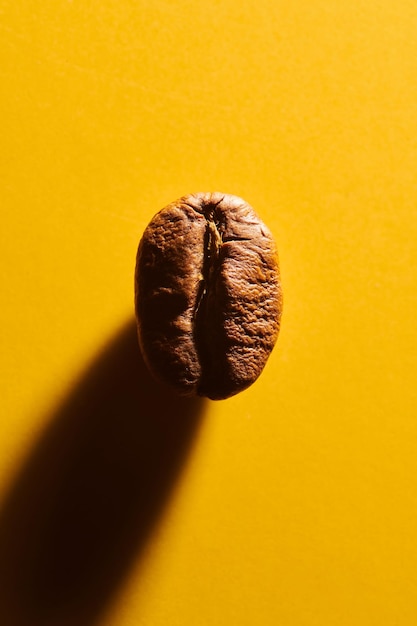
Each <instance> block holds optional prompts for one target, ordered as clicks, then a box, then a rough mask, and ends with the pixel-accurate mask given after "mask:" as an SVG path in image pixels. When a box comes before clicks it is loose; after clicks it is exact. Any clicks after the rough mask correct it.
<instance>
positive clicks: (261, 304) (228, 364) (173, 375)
mask: <svg viewBox="0 0 417 626" xmlns="http://www.w3.org/2000/svg"><path fill="white" fill-rule="evenodd" d="M135 304H136V318H137V325H138V337H139V343H140V346H141V349H142V353H143V356H144V359H145V361H146V363H147V364H148V367H149V369H150V370H151V371H152V372H153V373H154V375H155V376H156V377H157V378H159V379H161V380H163V381H165V382H167V383H169V384H170V385H173V386H174V387H175V388H176V389H177V390H178V392H179V393H180V394H184V395H195V394H198V395H201V396H207V397H209V398H212V399H222V398H227V397H229V396H232V395H234V394H236V393H238V392H239V391H242V390H243V389H245V388H246V387H248V386H249V385H251V384H252V383H253V382H254V381H255V380H256V379H257V378H258V376H259V374H260V373H261V371H262V369H263V368H264V365H265V363H266V361H267V359H268V356H269V354H270V352H271V350H272V348H273V347H274V344H275V341H276V339H277V336H278V331H279V325H280V318H281V310H282V292H281V283H280V275H279V268H278V260H277V253H276V248H275V243H274V240H273V238H272V235H271V233H270V232H269V230H268V229H267V227H266V226H265V225H264V224H263V223H262V222H261V220H260V219H259V218H258V217H257V215H256V214H255V212H254V210H253V209H252V207H251V206H249V204H247V203H246V202H244V200H242V199H241V198H238V197H236V196H231V195H226V194H221V193H197V194H192V195H189V196H184V197H183V198H180V199H179V200H177V201H176V202H173V203H172V204H169V205H168V206H167V207H166V208H164V209H162V211H160V212H159V213H157V215H155V217H154V218H153V219H152V221H151V222H150V224H149V225H148V227H147V228H146V230H145V232H144V235H143V237H142V240H141V242H140V244H139V249H138V255H137V261H136V274H135Z"/></svg>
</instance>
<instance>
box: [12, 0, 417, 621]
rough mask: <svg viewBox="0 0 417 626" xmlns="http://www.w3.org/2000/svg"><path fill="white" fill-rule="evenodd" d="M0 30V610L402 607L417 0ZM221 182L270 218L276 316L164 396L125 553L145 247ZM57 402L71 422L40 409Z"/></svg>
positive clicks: (35, 613) (411, 354) (311, 614)
mask: <svg viewBox="0 0 417 626" xmlns="http://www.w3.org/2000/svg"><path fill="white" fill-rule="evenodd" d="M0 38H1V62H0V77H1V85H2V90H1V104H0V120H1V122H0V123H1V157H0V158H1V166H0V178H1V226H0V238H1V270H0V280H1V285H0V286H1V290H0V293H1V311H0V316H1V317H0V319H1V350H0V374H1V381H2V398H1V399H2V403H1V404H2V417H1V440H0V445H1V448H0V452H1V454H0V479H1V481H0V486H1V491H2V494H3V503H4V504H3V509H2V513H1V514H0V556H1V555H2V554H3V556H4V559H5V560H4V562H5V563H6V565H5V566H4V567H3V569H4V570H5V571H3V578H4V579H8V577H9V574H10V572H12V574H11V585H12V586H13V585H15V588H14V590H13V592H11V591H10V593H3V594H0V596H2V600H1V602H0V608H1V611H2V615H3V617H2V620H1V623H2V624H4V626H34V625H35V626H38V625H41V626H45V625H46V626H52V625H53V626H92V625H100V626H142V625H143V626H162V625H163V626H166V625H168V624H169V625H170V626H185V625H187V626H188V625H189V626H191V625H192V626H195V625H198V626H229V625H235V624H236V625H239V626H255V625H258V624H259V625H262V626H276V625H279V626H353V625H355V626H362V625H363V626H394V625H395V626H412V625H413V624H415V623H416V621H417V574H416V571H417V538H416V531H417V504H416V497H417V494H416V487H417V420H416V406H417V397H416V396H417V394H416V388H417V385H416V381H415V377H416V371H417V368H416V366H417V360H416V359H417V341H416V337H417V333H416V323H415V316H416V307H417V289H416V263H417V251H416V237H417V219H416V212H417V208H416V207H417V175H416V170H417V5H416V4H415V2H412V1H411V0H399V1H395V2H394V0H379V1H378V2H369V0H357V1H355V2H341V1H340V0H313V1H310V0H298V1H297V2H287V1H283V0H256V1H255V0H244V1H243V2H237V1H235V0H224V1H223V2H220V1H218V0H216V1H213V0H212V1H211V2H208V1H206V0H202V1H198V0H197V1H196V0H193V1H191V0H182V1H180V2H168V0H160V1H158V2H156V1H153V2H152V1H151V2H145V1H144V0H139V1H133V0H89V1H87V0H72V1H71V0H66V1H64V0H43V1H42V2H33V1H27V2H22V1H19V0H13V1H12V0H9V1H7V0H3V1H2V2H0ZM210 190H219V191H222V192H226V193H232V194H235V195H240V196H242V197H243V198H244V199H245V200H247V201H248V202H250V203H251V204H252V205H253V206H254V208H255V210H256V211H257V212H258V213H259V215H260V216H261V217H262V219H263V220H264V221H265V222H266V223H267V224H268V226H269V227H270V229H271V230H272V231H273V233H274V235H275V237H276V240H277V243H278V248H279V252H280V260H281V268H282V279H283V287H284V315H283V320H282V330H281V335H280V338H279V341H278V344H277V347H276V349H275V350H274V352H273V354H272V356H271V358H270V360H269V362H268V364H267V367H266V369H265V371H264V373H263V374H262V376H261V378H260V379H259V380H258V381H257V382H256V384H255V385H253V387H252V388H250V389H249V390H247V391H245V392H243V393H241V394H240V395H238V396H237V397H234V398H232V399H230V400H227V401H223V402H217V403H216V402H206V403H204V404H203V405H202V406H197V407H195V406H194V405H193V406H192V409H191V414H192V415H191V417H190V415H188V417H187V418H186V419H187V420H188V422H187V424H188V426H187V427H186V428H184V424H182V423H181V420H182V415H181V411H182V408H181V407H183V405H177V404H176V401H175V400H171V399H170V401H169V402H165V404H164V402H163V401H162V400H161V398H157V399H155V403H156V404H155V406H156V407H158V411H159V409H161V410H163V411H165V412H167V411H168V412H169V411H170V404H171V402H172V407H173V409H172V419H173V420H174V422H173V424H172V421H171V424H170V425H169V426H168V431H167V432H168V434H169V435H170V437H171V439H170V441H172V445H173V446H179V449H181V452H179V453H178V455H179V456H178V458H179V459H180V460H178V462H177V463H176V464H174V465H175V467H174V465H172V466H170V465H169V463H168V464H164V462H162V463H161V471H162V472H166V473H168V474H170V475H171V474H172V476H173V478H169V480H168V478H167V477H166V476H165V478H164V480H166V481H168V482H169V481H170V482H169V485H168V487H166V488H165V491H163V490H162V491H163V493H162V492H161V493H162V495H161V502H160V503H159V506H158V510H157V513H155V515H154V516H153V517H152V520H151V522H150V527H149V529H148V531H147V532H146V533H142V534H141V538H136V543H135V539H134V534H135V530H134V529H133V530H132V529H130V531H129V532H131V534H132V537H133V539H132V541H131V542H130V543H129V545H128V551H129V558H126V559H125V560H124V561H123V559H122V560H120V562H119V561H118V558H119V557H118V554H117V551H118V546H119V543H118V542H120V541H121V539H120V537H121V536H122V535H123V532H124V530H123V528H124V526H123V524H129V519H130V510H129V506H127V504H128V503H130V505H132V502H134V501H135V498H136V494H135V492H134V482H135V481H131V483H129V485H128V487H127V488H126V486H125V487H124V486H123V480H124V479H123V476H125V475H128V474H129V471H128V469H126V468H125V469H124V470H123V471H124V472H125V473H123V472H120V471H119V470H118V468H117V467H116V463H114V459H116V460H117V462H120V463H122V464H123V463H124V460H123V459H124V456H123V449H124V447H125V446H126V449H128V450H129V454H130V455H131V457H132V459H133V461H132V463H133V465H134V463H135V461H134V457H135V453H134V446H133V447H132V446H130V447H129V437H126V436H125V435H120V434H117V433H118V432H119V431H118V428H117V420H118V419H120V421H121V424H122V425H123V426H124V427H126V428H127V426H126V424H127V421H129V420H127V421H126V419H125V417H126V416H128V417H129V419H130V418H133V417H134V414H136V413H137V415H138V421H140V420H142V421H143V420H146V419H147V418H149V416H151V417H152V416H153V417H155V416H156V411H155V406H154V407H153V408H152V394H151V392H149V394H150V395H149V394H148V396H147V397H146V398H145V395H146V393H147V392H145V391H144V386H147V387H148V386H149V385H151V383H150V382H149V381H147V379H146V377H145V375H144V374H143V376H142V375H141V376H139V375H138V376H137V380H136V379H135V377H134V376H133V377H132V371H133V370H134V371H135V372H136V369H135V368H136V367H137V366H136V365H135V363H136V360H135V359H136V356H137V355H136V352H135V346H134V332H133V327H132V323H131V319H132V315H133V270H134V262H135V253H136V247H137V244H138V241H139V238H140V236H141V233H142V231H143V229H144V227H145V226H146V224H147V223H148V222H149V220H150V219H151V217H152V216H153V215H154V213H156V212H157V211H158V210H159V209H160V208H162V207H163V206H165V205H166V204H167V203H168V202H170V201H172V200H175V199H176V198H178V197H179V196H181V195H183V194H185V193H190V192H193V191H210ZM129 320H130V321H129ZM126 324H128V329H127V330H126V329H125V326H126ZM103 350H104V352H103ZM103 368H104V370H105V372H104V373H103V372H102V371H101V370H102V369H103ZM132 368H133V369H132ZM92 370H94V371H95V373H94V375H93V374H92V373H91V372H92ZM97 372H98V373H97ZM92 376H93V377H94V376H95V377H96V378H94V380H96V383H97V384H96V383H94V384H92V383H91V380H90V379H91V377H92ZM114 378H115V379H117V384H115V386H114V388H113V387H112V381H113V379H114ZM125 380H126V381H127V382H126V383H125V382H124V381H125ZM97 381H98V382H97ZM90 383H91V384H90ZM125 384H126V386H127V388H128V391H126V389H125V387H124V386H123V385H125ZM86 385H87V388H88V389H87V391H85V386H86ZM136 385H137V388H136ZM91 386H92V388H90V387H91ZM152 393H154V394H156V396H158V395H161V394H163V392H162V391H161V390H160V389H159V388H158V389H154V390H152ZM135 394H136V395H135ZM144 394H145V395H144ZM156 396H155V397H156ZM101 398H104V400H103V399H101ZM126 398H127V400H126ZM129 398H133V400H132V401H130V400H129ZM132 402H133V404H134V410H132ZM135 402H136V404H135ZM77 403H78V404H77ZM78 405H79V406H78ZM105 405H106V406H107V405H108V406H111V407H113V409H114V410H113V413H111V412H110V410H107V409H106V407H105ZM86 406H87V408H86ZM187 406H188V405H187ZM143 407H145V408H146V410H145V409H144V408H143ZM188 409H189V407H188V408H187V407H186V408H185V410H188ZM100 411H104V415H105V418H106V420H107V422H108V419H109V416H112V417H114V420H115V423H116V425H115V424H113V423H112V424H111V425H109V424H110V423H107V422H106V429H107V430H106V432H107V433H109V432H111V436H107V435H106V436H103V437H102V436H101V432H100V431H101V428H100V415H99V414H98V413H100ZM110 413H111V415H110ZM80 415H82V418H83V420H82V422H83V425H80V423H78V426H77V428H78V429H79V430H77V428H75V430H74V431H71V428H72V426H68V424H70V423H71V421H72V422H73V423H76V421H77V419H78V418H79V416H80ZM166 417H167V418H168V421H169V416H166ZM184 419H185V418H184ZM90 420H91V423H92V424H93V426H92V427H91V428H92V430H91V432H90V431H88V426H87V425H86V424H88V423H89V421H90ZM190 420H191V421H190ZM193 420H195V424H194V423H191V422H193ZM65 421H66V423H67V426H68V428H69V431H71V432H75V435H74V437H73V438H72V439H71V441H70V442H68V441H67V436H66V432H67V431H66V430H65V428H67V426H65V428H63V435H62V437H61V439H60V438H59V437H55V436H54V435H50V434H49V435H48V433H51V432H54V429H58V430H59V428H60V426H59V422H62V423H64V422H65ZM176 423H178V429H179V434H178V436H177V435H176V434H175V433H176ZM190 424H191V426H190ZM129 428H133V430H134V427H133V426H131V425H130V426H129ZM183 428H184V430H185V431H187V432H185V434H184V433H182V432H181V431H182V429H183ZM51 429H52V430H51ZM69 431H68V432H69ZM86 432H88V433H89V435H88V437H87V436H86V434H85V433H86ZM45 433H46V434H45ZM78 435H79V436H78ZM183 435H184V436H183ZM158 436H160V433H159V435H158ZM48 437H49V438H48ZM123 437H124V438H123ZM187 438H188V439H187ZM113 440H114V441H115V443H114V446H116V445H120V447H121V450H119V451H118V452H117V453H116V452H115V451H114V450H112V445H113ZM184 440H187V442H188V443H185V444H184ZM86 441H87V443H86ZM183 444H184V445H183ZM158 445H159V444H158ZM164 445H165V448H163V451H164V452H167V451H169V443H168V445H166V444H164ZM181 446H182V447H181ZM80 447H81V448H82V451H80V449H79V448H80ZM159 450H160V448H159ZM151 451H154V448H151ZM140 454H144V452H143V450H142V451H141V452H138V455H140ZM54 455H55V456H54ZM106 455H108V458H109V463H108V465H107V466H106V464H105V463H104V461H103V459H105V458H107V456H106ZM79 458H82V462H81V464H80V463H79ZM129 458H130V457H129ZM45 459H46V460H45ZM54 459H55V460H54ZM158 462H159V461H158ZM42 463H44V465H45V467H44V466H43V465H42ZM147 463H149V464H148V465H146V463H145V465H144V466H142V465H141V466H140V468H141V469H143V468H145V470H146V468H151V467H152V460H151V459H148V461H147ZM112 464H113V465H112ZM133 465H132V467H133ZM76 467H80V468H81V471H80V472H79V474H80V475H77V476H76V474H75V473H74V472H75V470H74V468H76ZM104 467H105V468H106V469H105V470H104V469H103V468H104ZM129 467H130V466H129ZM135 467H136V466H135ZM42 468H43V469H42ZM57 468H58V469H57ZM65 468H66V469H65ZM68 468H70V469H68ZM94 468H96V470H97V473H98V475H97V476H96V475H95V474H94V471H96V470H94V471H93V469H94ZM97 468H98V469H97ZM173 468H174V469H173ZM154 469H155V468H154ZM125 470H126V471H125ZM174 470H175V471H174ZM102 471H103V481H102V482H104V484H101V483H100V476H101V475H102ZM132 471H133V470H132ZM134 471H136V469H135V470H134ZM151 473H152V472H151ZM84 474H85V481H84ZM133 475H135V474H134V473H133ZM74 476H76V479H75V478H74ZM112 476H114V481H112V479H111V478H112ZM149 480H150V484H151V485H153V484H154V483H153V482H152V481H153V478H152V476H150V478H149ZM54 481H55V482H54ZM89 481H90V482H91V498H92V500H91V502H93V504H94V502H96V500H95V498H97V497H98V496H97V494H96V493H95V492H96V491H97V490H100V489H101V492H100V493H101V496H100V497H99V499H98V500H97V502H99V504H100V506H98V507H97V508H95V506H91V504H89V502H90V500H89V493H90V492H89V489H90V482H89ZM113 483H114V484H113ZM167 484H168V483H167ZM124 489H125V491H124ZM80 490H81V491H82V501H81V500H80V498H79V492H80ZM118 494H122V495H121V496H120V498H118ZM141 497H142V496H141V495H140V494H139V495H137V502H138V507H139V508H138V509H137V510H136V513H135V515H137V516H138V517H137V519H138V526H140V524H141V522H140V506H141ZM104 503H107V504H106V505H105V504H104ZM106 506H107V507H108V508H106ZM132 506H133V505H132ZM83 511H85V516H84V514H83ZM138 511H139V512H138ZM117 515H118V516H119V517H117V520H119V521H118V522H117V523H116V522H114V519H116V517H115V516H117ZM107 516H110V518H109V519H113V521H112V522H111V523H109V521H108V520H107ZM112 516H113V517H112ZM135 519H136V518H135ZM119 522H120V523H119ZM122 522H123V523H122ZM90 526H91V527H92V526H94V530H91V528H90ZM51 528H52V529H53V533H52V535H51V534H50V532H49V530H50V529H51ZM85 528H89V530H88V532H87V531H86V530H85ZM60 529H61V530H62V533H63V534H64V535H65V536H66V535H67V534H68V541H69V545H70V548H69V549H68V550H67V551H66V550H65V549H64V545H63V544H65V537H62V536H61V535H60V534H59V533H60ZM71 529H74V532H73V535H72V530H71ZM113 530H114V531H115V532H114V535H115V536H114V541H113V538H112V536H111V535H112V531H113ZM2 531H3V535H1V532H2ZM100 533H102V534H100ZM2 537H3V538H2ZM24 537H27V538H26V539H24ZM51 537H52V538H51ZM86 537H87V538H91V540H92V541H93V542H94V541H95V543H94V545H95V546H96V548H97V554H96V552H95V551H94V550H90V551H89V548H88V546H87V544H86ZM54 541H56V543H57V546H55V544H54ZM25 542H26V543H25ZM55 548H56V549H55ZM112 550H113V553H114V554H113V553H112ZM42 551H45V552H46V553H47V556H46V557H44V556H42V554H43V552H42ZM62 552H63V553H64V557H63V559H64V560H63V561H60V558H61V557H60V555H61V553H62ZM78 552H80V554H78ZM81 552H83V554H84V553H85V554H87V556H85V558H84V557H83V554H81ZM40 554H41V556H39V555H40ZM108 554H113V556H112V557H111V558H110V557H108ZM70 555H72V556H73V558H74V563H75V565H74V568H75V569H74V571H72V572H70V573H66V568H67V563H66V561H65V559H66V558H67V559H68V558H70ZM71 558H72V557H71ZM45 559H46V561H45ZM48 559H49V560H48ZM49 561H51V563H52V565H51V564H50V563H49ZM116 562H117V563H118V566H117V567H116V565H115V563H116ZM45 563H46V565H45ZM48 563H49V565H48ZM77 567H80V572H79V575H80V580H82V588H83V592H82V593H81V591H80V589H81V585H79V586H78V587H77V583H76V580H77V579H78V574H77ZM21 568H22V571H23V572H24V574H21V573H19V571H20V569H21ZM81 570H82V571H81ZM66 575H68V579H65V576H66ZM55 576H56V577H57V578H58V579H59V580H60V581H64V582H60V583H59V584H58V583H57V584H56V585H55V586H54V582H53V581H54V577H55ZM100 576H101V577H103V580H105V584H104V586H103V588H101V587H100V588H99V587H96V586H95V585H96V579H97V578H100ZM66 580H67V586H66V583H65V581H66ZM65 586H66V588H65ZM97 589H99V591H97ZM100 590H101V591H100ZM73 593H74V595H75V596H76V597H72V594H73ZM3 596H4V597H3ZM11 598H12V599H11ZM89 599H92V603H93V604H94V606H92V607H91V606H90V605H89ZM93 600H94V601H93Z"/></svg>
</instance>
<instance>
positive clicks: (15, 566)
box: [0, 322, 204, 626]
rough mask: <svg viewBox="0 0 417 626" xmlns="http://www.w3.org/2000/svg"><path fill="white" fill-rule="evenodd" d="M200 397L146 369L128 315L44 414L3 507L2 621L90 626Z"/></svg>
mask: <svg viewBox="0 0 417 626" xmlns="http://www.w3.org/2000/svg"><path fill="white" fill-rule="evenodd" d="M203 407H204V403H203V401H202V400H201V399H195V400H191V399H185V398H179V397H177V396H175V395H174V394H173V393H171V391H170V390H167V389H166V388H165V387H162V386H161V385H159V384H158V383H157V382H155V381H154V380H153V379H152V378H151V377H150V376H149V374H148V371H147V369H146V366H145V365H144V363H143V360H142V358H141V356H140V352H139V349H138V346H137V340H136V332H135V325H134V323H133V322H132V323H130V324H129V325H128V326H127V327H126V328H125V329H123V331H122V332H121V333H120V334H119V335H118V336H117V337H116V339H115V340H114V341H113V342H112V343H111V345H110V346H109V347H108V348H106V349H105V350H104V352H103V353H102V354H101V355H100V356H99V358H98V359H97V360H96V361H95V362H94V364H93V365H92V367H91V368H90V369H89V370H88V371H87V373H86V374H85V375H84V376H83V377H82V379H81V380H80V382H79V383H78V384H77V385H76V386H75V388H74V390H73V391H72V392H71V393H70V395H69V397H68V399H67V400H66V401H65V402H64V404H63V405H62V406H61V407H60V408H59V409H58V410H57V411H56V412H55V413H54V415H52V416H51V418H50V419H49V420H48V424H49V425H48V426H47V428H46V431H45V432H44V434H43V435H42V436H41V438H40V440H39V441H38V442H37V444H36V445H35V447H34V449H33V451H32V453H31V454H30V456H29V458H28V459H27V461H26V462H25V464H24V467H23V469H22V471H21V472H20V475H19V476H18V477H17V479H16V481H15V483H14V484H13V485H12V488H11V490H10V493H9V495H8V496H7V498H6V501H5V503H4V506H3V508H2V512H1V514H0V623H1V624H4V626H91V625H93V624H96V623H97V621H98V620H99V618H100V617H101V615H102V613H103V611H104V610H105V609H106V608H107V605H108V603H109V602H110V600H111V599H112V597H113V595H114V593H115V592H116V591H117V589H118V588H119V587H120V585H121V583H122V582H123V579H124V577H125V575H126V574H127V573H128V571H129V566H131V565H132V564H133V562H134V561H136V560H137V559H138V558H140V553H141V550H143V548H144V547H145V545H146V542H147V540H148V539H149V537H150V534H151V531H152V529H153V528H154V527H155V525H156V523H157V521H158V518H159V517H160V515H161V513H162V511H163V505H164V503H166V501H167V499H168V497H169V494H170V492H171V491H172V488H173V486H174V484H175V480H176V478H178V476H179V473H180V470H181V466H182V465H183V463H184V461H185V458H186V456H187V452H188V451H189V449H190V447H191V444H192V440H193V437H194V436H195V434H196V431H197V429H198V426H199V423H200V422H201V416H202V413H203Z"/></svg>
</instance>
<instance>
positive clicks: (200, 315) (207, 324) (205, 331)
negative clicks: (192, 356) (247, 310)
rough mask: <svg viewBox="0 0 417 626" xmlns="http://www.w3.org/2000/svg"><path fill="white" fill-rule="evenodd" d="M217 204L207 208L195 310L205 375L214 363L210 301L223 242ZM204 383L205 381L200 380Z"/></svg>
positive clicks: (200, 354)
mask: <svg viewBox="0 0 417 626" xmlns="http://www.w3.org/2000/svg"><path fill="white" fill-rule="evenodd" d="M215 209H216V206H214V207H212V208H210V209H206V211H205V218H206V231H205V235H204V243H203V264H202V268H201V276H202V277H201V280H200V286H199V290H198V294H197V298H196V306H195V311H194V337H195V344H196V347H197V351H198V354H199V360H200V364H201V369H202V378H206V377H207V376H209V375H210V372H211V370H212V369H213V366H214V363H213V362H212V361H213V355H212V352H213V351H212V349H211V348H210V345H211V342H212V340H213V332H212V331H213V330H214V328H213V327H214V324H215V315H214V311H212V310H211V306H210V304H212V303H213V302H215V298H212V297H210V296H211V295H212V292H213V289H215V284H216V279H217V273H218V270H219V267H220V250H221V248H222V245H223V240H222V236H221V234H220V232H219V229H218V225H219V223H218V220H216V218H215ZM200 382H202V381H200Z"/></svg>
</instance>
